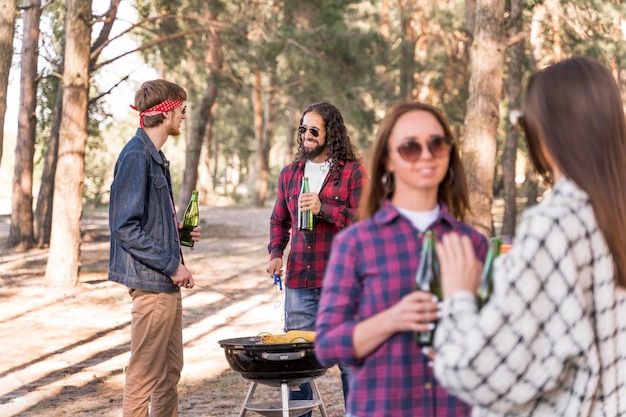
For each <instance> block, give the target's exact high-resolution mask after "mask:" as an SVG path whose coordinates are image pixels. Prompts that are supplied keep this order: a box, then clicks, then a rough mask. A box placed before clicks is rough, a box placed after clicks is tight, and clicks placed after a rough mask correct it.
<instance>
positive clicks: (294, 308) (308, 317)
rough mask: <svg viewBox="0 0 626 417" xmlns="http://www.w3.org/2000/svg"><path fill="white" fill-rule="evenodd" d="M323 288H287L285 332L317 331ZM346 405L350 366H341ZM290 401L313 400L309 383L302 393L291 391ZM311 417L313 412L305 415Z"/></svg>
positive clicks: (303, 386)
mask: <svg viewBox="0 0 626 417" xmlns="http://www.w3.org/2000/svg"><path fill="white" fill-rule="evenodd" d="M321 294H322V289H321V288H286V289H285V332H288V331H289V330H315V319H316V318H317V308H318V306H319V301H320V296H321ZM339 369H340V370H341V387H342V389H343V399H344V404H345V401H346V399H347V398H348V388H349V384H350V374H351V373H352V369H351V368H350V367H349V366H345V365H339ZM289 399H290V400H311V399H313V391H312V390H311V385H310V384H309V383H308V382H307V383H305V384H301V385H300V391H291V390H290V391H289ZM304 417H311V412H310V411H309V412H308V413H306V414H304Z"/></svg>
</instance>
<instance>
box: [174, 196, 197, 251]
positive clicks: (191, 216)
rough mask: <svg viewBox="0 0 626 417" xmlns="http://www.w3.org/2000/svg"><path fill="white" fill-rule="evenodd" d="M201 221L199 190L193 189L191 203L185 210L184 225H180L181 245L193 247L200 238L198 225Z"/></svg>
mask: <svg viewBox="0 0 626 417" xmlns="http://www.w3.org/2000/svg"><path fill="white" fill-rule="evenodd" d="M199 223H200V209H199V207H198V190H193V191H192V192H191V199H190V200H189V205H188V206H187V209H186V210H185V216H184V218H183V221H182V227H181V226H180V225H179V229H180V244H181V245H183V246H189V247H190V248H192V249H193V245H194V243H195V242H197V241H199V240H200V229H199V227H198V224H199Z"/></svg>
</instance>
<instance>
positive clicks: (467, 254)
mask: <svg viewBox="0 0 626 417" xmlns="http://www.w3.org/2000/svg"><path fill="white" fill-rule="evenodd" d="M437 256H438V258H439V266H440V268H441V286H442V289H443V297H444V299H446V298H448V297H450V296H451V295H452V294H454V293H455V292H457V291H468V292H470V293H472V294H475V293H476V289H477V288H478V285H479V283H480V275H481V272H482V263H481V262H480V261H479V260H478V259H477V258H476V254H475V253H474V247H473V246H472V242H471V240H470V238H469V237H467V236H460V235H459V234H457V233H447V234H446V235H444V236H443V238H442V239H441V242H439V243H437Z"/></svg>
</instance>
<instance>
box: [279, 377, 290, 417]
mask: <svg viewBox="0 0 626 417" xmlns="http://www.w3.org/2000/svg"><path fill="white" fill-rule="evenodd" d="M280 393H281V399H282V401H281V402H282V405H283V417H289V386H288V385H287V383H286V382H283V383H282V384H280Z"/></svg>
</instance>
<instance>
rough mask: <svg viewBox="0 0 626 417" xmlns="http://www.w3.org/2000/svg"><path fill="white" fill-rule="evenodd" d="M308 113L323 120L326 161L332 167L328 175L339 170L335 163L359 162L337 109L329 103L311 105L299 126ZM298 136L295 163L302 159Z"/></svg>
mask: <svg viewBox="0 0 626 417" xmlns="http://www.w3.org/2000/svg"><path fill="white" fill-rule="evenodd" d="M309 112H313V113H316V114H319V115H320V116H321V117H322V119H323V120H324V127H325V128H326V147H327V148H328V159H329V160H331V161H332V162H333V163H332V166H331V168H330V174H331V175H334V174H336V173H337V171H338V170H339V168H340V165H339V164H337V163H335V162H336V161H350V162H360V157H359V155H358V153H357V151H356V148H355V147H354V145H353V144H352V142H351V141H350V136H348V129H347V128H346V125H345V123H344V121H343V117H342V116H341V112H340V111H339V109H337V107H335V106H333V105H332V104H330V103H326V102H319V103H313V104H311V105H310V106H309V107H308V108H307V109H306V110H305V111H304V113H302V116H301V117H300V124H302V123H303V121H304V115H306V114H307V113H309ZM297 135H298V139H297V142H298V151H297V153H296V156H295V163H298V162H299V161H301V160H302V159H303V151H304V149H303V147H302V135H301V134H299V133H297ZM334 178H335V180H338V175H334Z"/></svg>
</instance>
